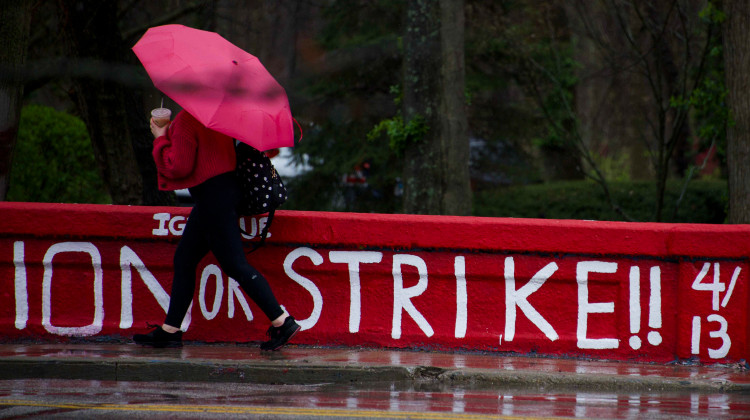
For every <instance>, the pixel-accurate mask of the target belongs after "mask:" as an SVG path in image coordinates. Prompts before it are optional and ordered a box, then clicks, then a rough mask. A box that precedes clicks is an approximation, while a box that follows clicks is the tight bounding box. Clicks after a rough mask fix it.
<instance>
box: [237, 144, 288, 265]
mask: <svg viewBox="0 0 750 420" xmlns="http://www.w3.org/2000/svg"><path fill="white" fill-rule="evenodd" d="M235 152H236V155H237V166H236V168H235V175H236V176H237V179H238V181H239V185H240V189H241V191H242V197H241V198H240V202H239V205H238V207H237V214H239V215H240V216H255V215H260V214H266V213H267V214H268V221H267V222H266V225H265V226H264V227H263V230H262V232H261V233H260V242H258V243H255V244H254V248H253V250H252V251H254V250H255V249H257V248H258V247H260V246H261V245H263V242H265V240H266V236H268V229H269V228H270V226H271V221H273V214H274V211H275V210H276V208H277V207H279V206H280V205H282V204H284V202H285V201H286V200H287V192H286V188H285V187H284V182H283V181H282V180H281V177H280V176H279V174H278V173H277V172H276V168H274V167H273V164H272V163H271V159H270V158H269V157H268V156H267V155H266V154H265V153H263V152H260V151H258V150H257V149H255V148H253V147H252V146H249V145H247V144H245V143H242V142H236V146H235ZM240 230H241V231H242V233H244V234H245V235H248V233H247V232H245V231H244V230H243V229H241V228H240ZM248 236H251V235H248ZM252 251H251V252H252Z"/></svg>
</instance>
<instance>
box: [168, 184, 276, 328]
mask: <svg viewBox="0 0 750 420" xmlns="http://www.w3.org/2000/svg"><path fill="white" fill-rule="evenodd" d="M189 190H190V195H191V196H192V197H193V199H194V200H195V205H194V206H193V210H192V211H191V212H190V216H189V217H188V220H187V223H186V224H185V229H184V230H183V232H182V238H181V239H180V243H179V244H178V245H177V250H176V251H175V254H174V279H173V280H172V293H171V295H170V300H169V310H168V311H167V318H166V320H165V321H164V323H165V324H167V325H169V326H172V327H178V328H179V327H180V325H181V324H182V320H183V318H185V314H186V313H187V310H188V307H189V306H190V302H191V301H192V299H193V294H194V293H195V279H196V270H197V268H198V263H200V261H201V259H203V257H204V256H206V254H208V252H209V251H211V252H213V254H214V256H215V257H216V260H217V261H218V262H219V265H220V266H221V268H222V270H224V272H225V273H226V274H227V275H228V276H229V277H232V278H233V279H235V280H237V282H238V283H239V284H240V287H242V290H244V291H245V293H246V294H247V295H248V296H250V298H251V299H252V300H253V301H254V302H255V303H256V304H258V306H259V307H260V309H261V310H262V311H263V313H265V314H266V316H267V317H268V319H270V320H274V319H276V318H278V317H279V316H281V315H282V314H283V313H284V311H283V309H281V306H279V303H278V302H277V301H276V297H275V296H274V294H273V292H272V291H271V287H270V286H269V284H268V282H267V281H266V279H265V277H263V275H262V274H260V273H259V272H258V270H256V269H255V268H253V267H252V266H251V265H250V264H249V263H248V262H247V258H246V257H245V252H244V250H243V248H242V239H241V237H240V230H239V225H238V216H237V210H236V204H237V202H238V200H239V194H240V191H239V187H238V186H237V181H236V179H235V177H234V174H233V173H232V172H227V173H225V174H221V175H217V176H215V177H213V178H211V179H209V180H207V181H205V182H203V183H202V184H200V185H197V186H195V187H192V188H190V189H189Z"/></svg>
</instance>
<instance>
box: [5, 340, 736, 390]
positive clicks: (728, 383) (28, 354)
mask: <svg viewBox="0 0 750 420" xmlns="http://www.w3.org/2000/svg"><path fill="white" fill-rule="evenodd" d="M22 378H47V379H88V380H102V381H185V382H237V383H261V384H263V383H266V384H310V383H318V384H320V383H346V384H349V385H352V384H357V383H362V384H367V383H373V382H410V383H420V384H423V385H435V386H440V385H446V386H454V385H461V386H463V387H467V388H476V389H481V388H487V387H493V388H498V387H506V386H507V387H514V388H519V387H533V388H536V389H539V388H543V389H545V390H565V389H576V390H592V391H631V390H632V391H651V392H657V391H658V392H683V391H689V392H705V393H734V392H741V393H750V370H748V366H747V364H740V363H737V364H732V365H716V366H691V365H682V364H671V365H663V364H661V365H660V364H645V363H630V362H617V361H590V360H573V359H560V358H542V357H523V356H507V355H503V354H495V353H469V352H467V353H449V352H429V351H411V350H380V349H354V348H316V347H305V346H289V347H285V348H284V349H282V350H281V351H278V352H270V353H268V352H261V351H260V350H259V349H258V348H257V346H247V345H233V344H217V345H208V344H195V345H194V344H186V345H185V346H184V347H182V348H173V349H152V348H147V347H141V346H137V345H134V344H96V343H82V344H0V379H22Z"/></svg>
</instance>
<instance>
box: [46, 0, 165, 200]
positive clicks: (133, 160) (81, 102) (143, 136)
mask: <svg viewBox="0 0 750 420" xmlns="http://www.w3.org/2000/svg"><path fill="white" fill-rule="evenodd" d="M59 4H60V13H61V19H60V21H61V26H62V31H63V33H64V36H65V39H66V43H67V48H68V51H69V54H70V56H71V57H73V58H75V59H90V60H94V61H103V62H110V63H112V62H114V63H121V62H125V61H127V57H130V56H132V53H131V52H130V51H129V49H128V47H127V46H126V45H125V44H124V42H123V39H122V36H121V34H120V31H119V29H118V21H117V2H116V1H105V2H102V1H98V0H60V1H59ZM72 95H73V99H74V101H75V102H76V104H77V106H78V109H79V110H80V113H81V116H82V118H83V120H84V121H85V122H86V126H87V129H88V132H89V136H90V137H91V142H92V144H93V148H94V154H95V156H96V159H97V162H98V164H99V169H100V171H101V173H102V176H103V178H104V183H105V185H106V186H107V188H108V190H109V193H110V195H111V197H112V201H113V203H114V204H132V205H140V204H172V203H174V200H173V198H172V196H173V194H165V193H161V192H159V191H158V190H157V182H156V169H155V166H154V163H153V160H152V158H151V135H150V133H149V131H148V115H147V114H146V112H145V111H144V109H143V105H142V103H143V102H142V101H141V100H140V95H141V93H140V92H138V91H134V90H133V89H132V88H126V87H124V86H122V85H120V84H117V83H115V82H112V81H108V80H97V79H90V78H89V79H84V78H76V79H75V80H74V81H73V92H72Z"/></svg>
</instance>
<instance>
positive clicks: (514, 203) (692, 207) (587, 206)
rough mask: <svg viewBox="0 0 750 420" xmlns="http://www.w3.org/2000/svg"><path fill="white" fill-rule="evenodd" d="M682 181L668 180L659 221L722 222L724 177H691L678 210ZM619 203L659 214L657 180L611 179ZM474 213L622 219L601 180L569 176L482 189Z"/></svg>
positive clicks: (643, 215)
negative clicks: (549, 180) (563, 178)
mask: <svg viewBox="0 0 750 420" xmlns="http://www.w3.org/2000/svg"><path fill="white" fill-rule="evenodd" d="M682 187H683V184H682V183H681V182H679V181H672V182H668V183H667V191H666V194H665V199H664V210H663V212H662V218H661V221H663V222H671V223H724V221H725V219H726V206H727V183H726V181H721V180H695V181H692V182H691V183H690V184H689V186H688V188H687V191H686V192H685V195H684V197H683V199H682V202H681V203H680V206H679V208H678V210H677V212H676V214H675V212H674V209H675V203H676V200H677V198H678V197H679V195H680V191H681V190H682ZM610 190H611V194H612V196H613V197H614V200H615V202H616V203H617V204H618V205H619V206H620V207H621V208H622V209H623V210H624V212H625V213H626V214H627V215H629V216H630V217H631V218H633V219H635V220H637V221H641V222H648V221H654V220H656V219H655V208H656V193H655V186H654V183H653V182H613V183H611V184H610ZM474 215H476V216H491V217H521V218H543V219H587V220H610V221H624V220H626V219H625V218H624V217H623V216H621V215H620V214H618V213H617V212H615V211H614V210H613V209H612V206H611V205H610V204H609V202H607V201H606V199H605V197H604V193H603V192H602V189H601V187H600V186H599V185H598V184H595V183H593V182H591V181H569V182H555V183H547V184H537V185H528V186H514V187H506V188H498V189H495V190H490V191H480V192H476V193H475V197H474Z"/></svg>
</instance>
